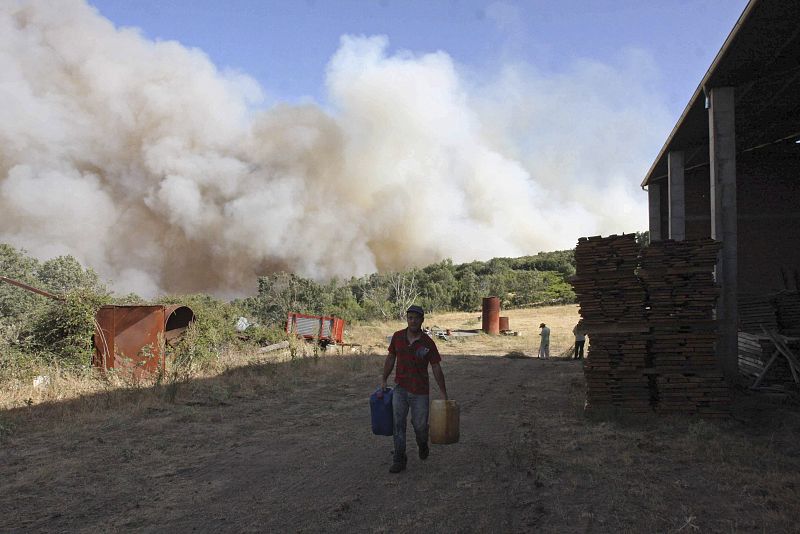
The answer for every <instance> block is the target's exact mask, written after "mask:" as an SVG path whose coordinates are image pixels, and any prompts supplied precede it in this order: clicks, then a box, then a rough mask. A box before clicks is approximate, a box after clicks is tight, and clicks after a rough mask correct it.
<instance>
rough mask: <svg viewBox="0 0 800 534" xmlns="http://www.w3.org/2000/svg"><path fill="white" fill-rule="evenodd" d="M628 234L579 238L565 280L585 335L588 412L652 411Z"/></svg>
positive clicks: (639, 290) (640, 294) (641, 307)
mask: <svg viewBox="0 0 800 534" xmlns="http://www.w3.org/2000/svg"><path fill="white" fill-rule="evenodd" d="M638 254H639V247H638V245H637V244H636V238H635V236H634V235H633V234H629V235H621V236H618V235H612V236H609V237H606V238H602V237H589V238H581V239H580V240H579V241H578V246H577V247H576V248H575V263H576V273H575V276H574V277H573V278H572V279H571V280H570V281H571V283H572V286H573V288H574V289H575V294H576V295H577V297H578V301H579V302H580V310H579V311H580V314H581V317H583V323H584V326H585V328H586V330H587V331H588V332H589V335H590V344H589V352H588V355H587V358H586V361H585V364H584V373H585V375H586V384H587V391H586V404H587V409H594V408H600V407H616V408H622V409H625V410H626V411H630V412H635V413H644V412H650V411H652V407H651V399H652V395H651V392H650V379H649V377H648V376H647V374H646V372H645V371H646V369H647V343H648V326H647V322H646V317H645V292H644V289H643V287H642V284H641V282H640V281H639V279H638V278H637V277H636V274H635V270H636V267H637V265H638V263H637V258H638Z"/></svg>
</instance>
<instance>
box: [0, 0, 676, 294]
mask: <svg viewBox="0 0 800 534" xmlns="http://www.w3.org/2000/svg"><path fill="white" fill-rule="evenodd" d="M387 46H388V42H387V39H386V38H384V37H352V36H344V37H342V40H341V44H340V47H339V50H338V51H336V52H335V53H334V54H333V56H332V58H331V60H330V63H329V65H328V70H327V90H328V103H327V106H326V108H324V109H323V108H322V107H320V106H317V105H312V104H309V105H302V106H297V105H277V106H273V107H270V108H267V109H260V108H259V104H260V102H261V101H262V98H263V96H262V90H261V88H260V87H259V86H258V84H257V83H256V82H255V81H253V80H252V79H251V78H249V77H247V76H245V75H241V74H235V73H233V74H232V73H228V72H223V71H220V70H219V69H218V68H217V67H216V66H215V65H213V64H212V63H211V61H210V60H209V59H208V57H207V56H206V55H205V54H204V53H203V52H202V51H199V50H196V49H190V48H186V47H184V46H182V45H180V44H179V43H176V42H162V41H158V42H154V41H151V40H148V39H146V38H144V37H143V36H142V35H141V34H140V33H139V32H138V31H136V30H132V29H117V28H115V27H114V25H113V24H112V23H111V22H109V21H108V20H106V19H104V18H103V17H102V16H100V15H99V14H98V13H97V12H96V10H95V9H94V8H92V7H91V6H89V5H87V4H85V3H84V2H83V1H81V0H63V1H59V2H50V1H47V0H41V1H36V0H33V1H17V0H11V1H6V2H3V3H2V4H0V242H6V243H10V244H12V245H14V246H18V247H21V248H24V249H26V250H28V251H29V252H31V253H32V254H33V255H35V256H37V257H39V258H49V257H53V256H56V255H60V254H72V255H73V256H75V257H76V258H77V259H79V260H80V261H81V262H83V263H84V264H85V265H89V266H92V267H93V268H94V269H95V270H97V271H98V272H99V273H100V274H101V276H103V277H104V278H106V279H109V280H111V281H112V285H113V286H114V287H115V288H116V289H117V290H119V291H136V292H139V293H141V294H144V295H153V294H156V293H159V292H165V291H169V292H185V291H205V292H212V293H215V294H218V295H236V294H243V293H248V292H251V291H252V290H253V289H254V287H255V280H256V277H257V276H258V275H260V274H265V273H268V272H271V271H274V270H277V269H283V270H289V271H293V272H296V273H298V274H300V275H303V276H309V277H313V278H316V279H325V278H329V277H332V276H340V277H346V276H351V275H362V274H365V273H368V272H373V271H376V270H388V269H403V268H408V267H410V266H414V265H424V264H427V263H430V262H433V261H437V260H440V259H442V258H446V257H450V258H452V259H453V260H454V261H456V262H461V261H470V260H473V259H488V258H491V257H495V256H519V255H524V254H534V253H536V252H538V251H541V250H555V249H563V248H570V247H572V246H574V244H575V242H576V240H577V238H578V237H579V236H581V235H594V234H599V233H604V234H607V233H612V232H622V231H628V232H630V231H634V230H640V229H643V228H644V227H645V221H646V198H645V196H644V194H643V193H642V192H641V191H640V190H639V188H638V183H639V181H640V180H641V178H642V176H643V173H644V171H645V170H646V169H647V165H648V164H649V162H650V160H651V158H652V157H653V156H654V155H655V152H656V151H657V149H658V147H659V143H660V141H661V139H662V136H663V135H664V133H665V132H666V127H665V126H666V124H667V120H666V119H667V114H666V110H665V106H664V105H663V103H662V102H661V101H660V100H659V98H658V97H657V95H658V92H657V91H655V90H654V89H653V86H654V84H655V83H656V79H657V74H656V72H655V69H654V68H653V67H652V65H650V62H649V60H648V58H647V57H646V56H644V55H643V54H637V53H633V52H632V53H629V54H627V55H625V56H624V57H622V58H621V60H620V61H619V62H618V63H619V64H617V65H614V66H611V65H603V64H599V63H593V62H576V63H575V64H574V65H572V66H570V67H569V68H567V69H565V70H564V71H563V73H562V74H559V75H557V76H546V75H543V74H541V73H538V72H537V71H536V70H535V68H534V67H532V66H530V65H522V64H506V65H503V66H501V67H498V68H497V69H496V71H495V72H493V73H488V74H487V73H478V72H474V71H472V72H470V71H468V70H467V69H465V68H464V67H462V66H459V65H457V64H456V63H455V62H454V61H453V60H452V59H451V57H449V56H448V54H446V53H445V52H441V51H440V52H436V53H430V54H424V55H414V54H411V53H407V52H404V53H398V54H394V55H389V54H387Z"/></svg>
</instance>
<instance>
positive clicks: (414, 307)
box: [406, 304, 425, 317]
mask: <svg viewBox="0 0 800 534" xmlns="http://www.w3.org/2000/svg"><path fill="white" fill-rule="evenodd" d="M406 313H418V314H420V315H422V316H423V317H425V310H423V309H422V306H417V305H416V304H412V305H411V306H409V307H408V309H407V310H406Z"/></svg>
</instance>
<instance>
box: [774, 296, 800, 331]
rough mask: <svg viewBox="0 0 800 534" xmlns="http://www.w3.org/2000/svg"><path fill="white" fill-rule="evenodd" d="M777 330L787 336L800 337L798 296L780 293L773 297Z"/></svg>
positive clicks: (799, 303) (799, 298) (799, 304)
mask: <svg viewBox="0 0 800 534" xmlns="http://www.w3.org/2000/svg"><path fill="white" fill-rule="evenodd" d="M774 302H775V311H776V315H777V319H778V329H779V330H780V332H781V333H782V334H784V335H787V336H798V335H800V294H798V292H797V291H781V292H780V293H777V294H776V295H775V296H774Z"/></svg>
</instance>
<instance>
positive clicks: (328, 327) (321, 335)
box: [286, 312, 344, 345]
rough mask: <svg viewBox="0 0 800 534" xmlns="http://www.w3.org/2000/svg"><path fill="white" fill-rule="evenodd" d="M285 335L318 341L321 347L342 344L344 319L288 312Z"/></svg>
mask: <svg viewBox="0 0 800 534" xmlns="http://www.w3.org/2000/svg"><path fill="white" fill-rule="evenodd" d="M286 333H287V334H295V335H297V336H299V337H302V338H305V339H316V340H319V343H320V344H321V345H329V344H331V343H336V344H339V345H341V344H342V343H344V319H340V318H338V317H325V316H321V315H305V314H302V313H294V312H289V316H288V318H287V319H286Z"/></svg>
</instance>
